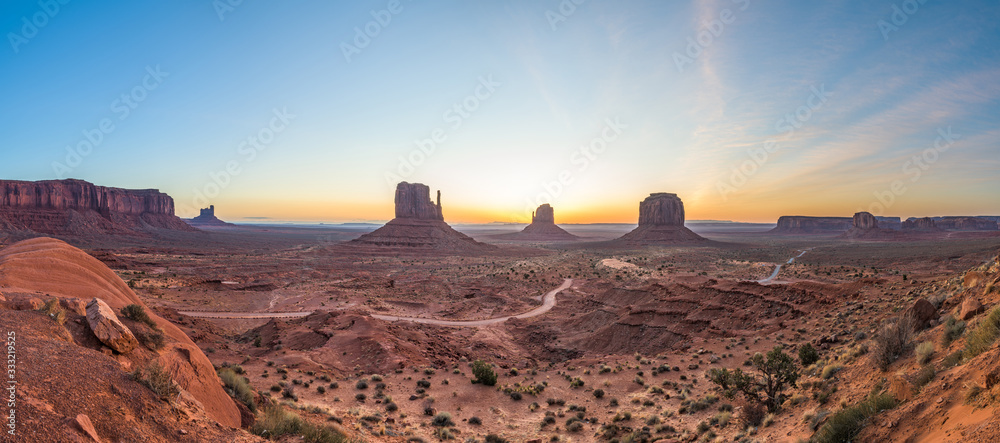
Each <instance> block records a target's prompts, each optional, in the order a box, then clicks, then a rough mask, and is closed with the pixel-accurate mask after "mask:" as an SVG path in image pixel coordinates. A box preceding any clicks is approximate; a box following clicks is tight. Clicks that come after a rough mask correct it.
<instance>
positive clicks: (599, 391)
mask: <svg viewBox="0 0 1000 443" xmlns="http://www.w3.org/2000/svg"><path fill="white" fill-rule="evenodd" d="M594 398H598V399H601V398H604V390H603V389H594Z"/></svg>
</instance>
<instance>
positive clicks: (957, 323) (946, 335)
mask: <svg viewBox="0 0 1000 443" xmlns="http://www.w3.org/2000/svg"><path fill="white" fill-rule="evenodd" d="M964 333H965V322H964V321H961V320H959V319H957V318H955V317H952V316H950V315H949V316H948V318H947V319H945V321H944V330H943V331H942V332H941V343H942V344H943V345H944V347H947V346H948V345H950V344H951V342H953V341H955V340H958V338H959V337H961V336H962V334H964Z"/></svg>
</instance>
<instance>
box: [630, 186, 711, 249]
mask: <svg viewBox="0 0 1000 443" xmlns="http://www.w3.org/2000/svg"><path fill="white" fill-rule="evenodd" d="M618 241H621V242H625V243H635V244H684V243H699V242H703V241H706V240H705V239H704V238H703V237H701V236H699V235H698V234H695V233H694V232H692V231H691V230H690V229H688V228H686V227H684V203H683V202H681V199H680V198H679V197H677V194H668V193H665V192H657V193H653V194H649V197H646V199H645V200H643V201H642V202H640V203H639V227H637V228H635V229H634V230H632V231H631V232H629V233H628V234H625V235H623V236H621V237H619V238H618Z"/></svg>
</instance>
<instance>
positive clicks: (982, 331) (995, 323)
mask: <svg viewBox="0 0 1000 443" xmlns="http://www.w3.org/2000/svg"><path fill="white" fill-rule="evenodd" d="M997 336H1000V306H997V307H996V308H995V309H993V310H992V311H990V315H988V316H987V317H986V318H984V319H983V320H982V321H980V322H979V326H976V329H974V330H973V331H972V332H969V334H968V335H967V336H966V337H965V358H973V357H975V356H977V355H979V354H982V353H983V352H985V351H986V350H988V349H990V347H991V346H993V342H994V341H996V339H997Z"/></svg>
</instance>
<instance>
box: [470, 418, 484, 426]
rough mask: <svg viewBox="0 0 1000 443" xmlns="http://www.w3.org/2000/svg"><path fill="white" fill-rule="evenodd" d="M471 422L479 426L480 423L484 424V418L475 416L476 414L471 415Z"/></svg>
mask: <svg viewBox="0 0 1000 443" xmlns="http://www.w3.org/2000/svg"><path fill="white" fill-rule="evenodd" d="M469 424H470V425H473V426H479V425H481V424H483V420H482V419H481V418H479V417H475V416H473V417H469Z"/></svg>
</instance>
